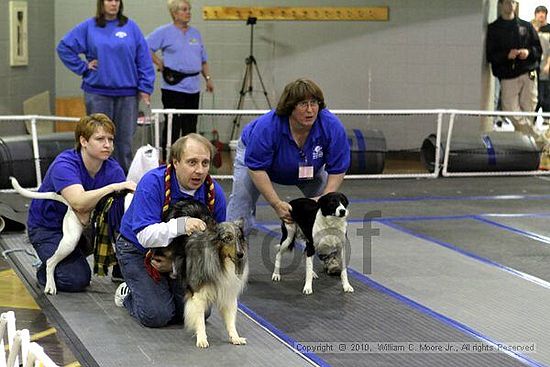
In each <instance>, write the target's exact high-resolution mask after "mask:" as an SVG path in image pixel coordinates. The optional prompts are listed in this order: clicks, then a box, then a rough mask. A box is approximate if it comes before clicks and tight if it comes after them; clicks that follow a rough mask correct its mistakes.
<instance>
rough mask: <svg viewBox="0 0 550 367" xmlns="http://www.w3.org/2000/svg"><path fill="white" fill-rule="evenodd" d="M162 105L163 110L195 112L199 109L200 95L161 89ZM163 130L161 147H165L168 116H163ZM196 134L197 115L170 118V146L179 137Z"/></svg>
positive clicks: (180, 115) (178, 115) (177, 115)
mask: <svg viewBox="0 0 550 367" xmlns="http://www.w3.org/2000/svg"><path fill="white" fill-rule="evenodd" d="M161 92H162V105H163V106H164V108H174V109H180V110H184V109H187V110H196V109H197V108H198V107H199V98H200V95H201V94H200V93H193V94H189V93H183V92H175V91H173V90H168V89H161ZM164 121H165V124H164V129H163V131H162V146H163V147H165V146H166V131H167V125H168V115H165V116H164ZM196 132H197V115H182V114H179V113H178V114H175V115H174V116H173V117H172V144H174V142H175V141H176V140H177V139H178V138H179V137H181V136H185V135H187V134H189V133H196Z"/></svg>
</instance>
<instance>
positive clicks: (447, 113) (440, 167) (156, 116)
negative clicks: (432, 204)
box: [0, 109, 550, 192]
mask: <svg viewBox="0 0 550 367" xmlns="http://www.w3.org/2000/svg"><path fill="white" fill-rule="evenodd" d="M267 112H268V110H212V109H204V110H177V109H152V110H151V113H152V115H153V122H154V146H155V148H156V149H159V151H160V149H161V146H160V116H161V115H162V114H166V115H167V116H168V118H167V121H166V123H167V135H168V136H167V139H166V141H167V143H166V147H165V149H166V151H167V153H168V155H169V153H170V146H171V144H170V142H171V133H172V129H171V126H172V118H173V115H174V114H197V115H213V116H214V115H228V116H236V115H249V116H257V115H262V114H265V113H267ZM331 112H332V113H334V114H336V115H364V116H367V119H368V117H372V116H381V115H388V116H414V115H425V116H432V117H433V118H434V119H435V120H436V125H435V126H436V134H435V135H436V144H435V146H436V148H435V161H434V170H433V172H431V173H397V174H395V173H394V174H360V175H346V179H373V178H374V179H379V178H420V177H428V178H437V177H438V176H439V174H440V172H441V174H442V175H443V176H496V175H548V174H550V171H540V170H534V171H513V172H448V164H449V157H448V155H449V149H448V148H449V147H450V145H451V140H452V136H453V129H454V126H455V119H456V117H457V116H479V117H483V116H485V117H490V116H529V117H533V119H535V118H538V119H539V120H540V119H541V118H547V119H548V118H550V113H542V114H541V113H540V112H539V113H536V112H532V113H526V112H523V113H522V112H502V111H470V110H454V109H432V110H331ZM3 120H4V121H14V120H15V121H17V120H19V121H30V122H31V135H32V139H33V157H34V160H35V172H36V181H37V183H38V186H39V185H40V184H41V183H42V177H41V176H42V175H41V171H40V158H39V157H40V152H39V148H38V142H37V141H38V137H37V129H36V124H37V123H39V122H40V121H78V118H71V117H57V116H39V115H27V116H0V123H1V122H2V121H3ZM445 123H446V127H447V128H448V129H447V139H446V145H447V149H445V154H444V156H443V159H441V157H442V150H441V142H442V141H443V139H442V134H443V128H444V124H445ZM213 177H214V178H216V179H231V178H232V176H231V175H214V176H213ZM0 191H10V192H11V191H13V190H0Z"/></svg>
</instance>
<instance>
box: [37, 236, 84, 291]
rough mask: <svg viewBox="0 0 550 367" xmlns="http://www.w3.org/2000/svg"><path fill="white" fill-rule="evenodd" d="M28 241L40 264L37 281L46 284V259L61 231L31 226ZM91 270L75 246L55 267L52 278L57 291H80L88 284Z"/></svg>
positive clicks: (55, 244) (55, 245)
mask: <svg viewBox="0 0 550 367" xmlns="http://www.w3.org/2000/svg"><path fill="white" fill-rule="evenodd" d="M28 235H29V241H30V242H31V244H32V247H34V250H35V251H36V254H37V255H38V257H39V258H40V260H41V261H42V265H40V267H39V268H38V270H37V272H36V278H37V279H38V283H39V284H40V285H42V286H44V285H46V261H47V260H48V259H49V258H50V257H52V255H53V254H54V252H55V251H56V250H57V247H58V246H59V242H60V241H61V238H63V232H62V231H61V230H53V229H48V228H32V229H29V231H28ZM91 278H92V271H91V270H90V265H89V264H88V261H86V258H85V257H84V255H83V254H82V252H81V251H80V249H79V248H78V247H77V248H76V249H75V250H74V251H73V252H71V253H70V254H69V256H67V257H66V258H64V259H63V260H61V262H60V263H59V264H57V266H56V267H55V272H54V279H55V285H56V288H57V291H62V292H82V291H84V290H85V288H86V287H87V286H88V285H90V280H91Z"/></svg>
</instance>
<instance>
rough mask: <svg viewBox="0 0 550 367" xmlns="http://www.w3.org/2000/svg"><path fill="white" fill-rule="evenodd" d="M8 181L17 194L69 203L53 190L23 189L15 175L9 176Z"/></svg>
mask: <svg viewBox="0 0 550 367" xmlns="http://www.w3.org/2000/svg"><path fill="white" fill-rule="evenodd" d="M10 181H11V185H12V186H13V188H14V189H15V191H17V193H18V194H19V195H22V196H24V197H26V198H29V199H50V200H55V201H59V202H60V203H63V204H65V205H67V206H69V203H68V202H67V200H65V198H64V197H63V196H61V195H59V194H57V193H55V192H35V191H31V190H27V189H24V188H22V187H21V185H19V182H17V179H16V178H15V177H12V176H10Z"/></svg>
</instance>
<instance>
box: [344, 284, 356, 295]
mask: <svg viewBox="0 0 550 367" xmlns="http://www.w3.org/2000/svg"><path fill="white" fill-rule="evenodd" d="M353 291H354V289H353V287H352V286H351V285H349V284H346V285H344V292H346V293H353Z"/></svg>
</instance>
